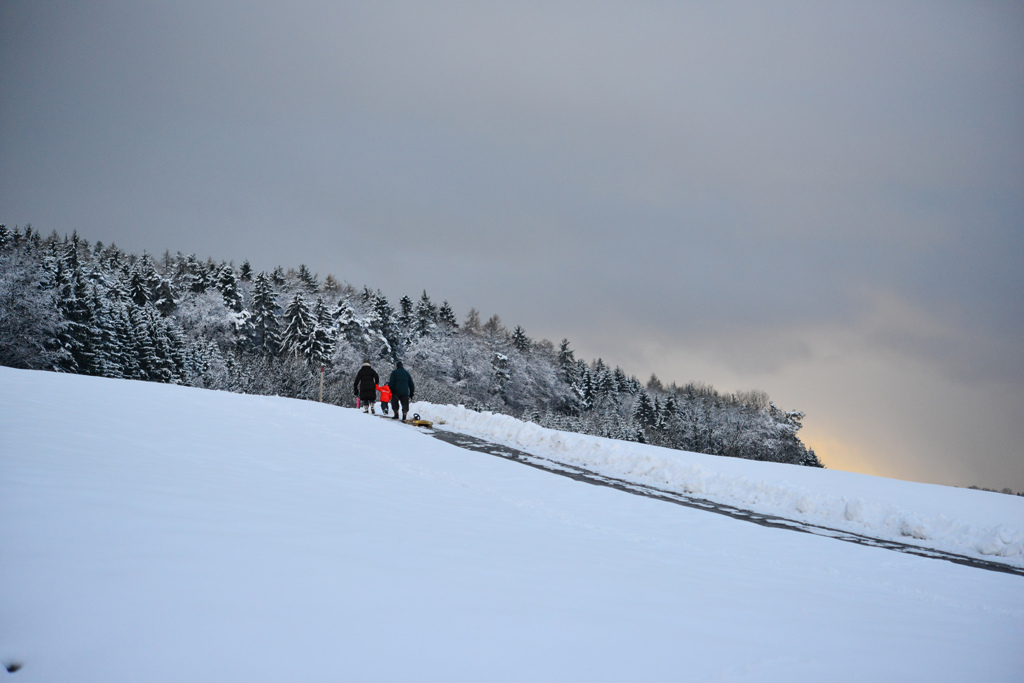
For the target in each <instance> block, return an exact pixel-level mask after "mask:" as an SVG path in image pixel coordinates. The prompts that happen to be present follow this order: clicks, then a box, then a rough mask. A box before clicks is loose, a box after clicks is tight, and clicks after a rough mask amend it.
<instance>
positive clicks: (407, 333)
mask: <svg viewBox="0 0 1024 683" xmlns="http://www.w3.org/2000/svg"><path fill="white" fill-rule="evenodd" d="M414 323H415V317H414V315H413V303H412V299H410V298H409V295H407V294H406V295H404V296H403V297H402V298H401V299H399V300H398V329H399V331H400V332H401V335H402V340H403V341H406V342H408V340H409V339H410V338H411V337H412V334H413V329H414Z"/></svg>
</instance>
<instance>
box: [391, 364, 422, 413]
mask: <svg viewBox="0 0 1024 683" xmlns="http://www.w3.org/2000/svg"><path fill="white" fill-rule="evenodd" d="M388 386H390V387H391V407H392V408H393V409H394V411H395V415H394V417H392V418H391V419H393V420H397V419H398V405H399V404H401V405H402V419H403V420H405V416H406V415H408V414H409V401H411V400H412V397H413V396H415V395H416V384H415V383H414V382H413V381H412V375H410V374H409V371H408V370H406V369H405V368H404V367H403V366H402V361H398V362H397V363H395V369H394V371H392V373H391V377H390V378H389V379H388Z"/></svg>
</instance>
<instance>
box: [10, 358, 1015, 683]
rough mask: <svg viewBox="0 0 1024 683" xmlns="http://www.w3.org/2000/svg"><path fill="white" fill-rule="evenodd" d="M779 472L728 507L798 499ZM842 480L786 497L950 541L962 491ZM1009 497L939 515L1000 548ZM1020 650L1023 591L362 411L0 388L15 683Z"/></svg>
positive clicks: (766, 670) (695, 673)
mask: <svg viewBox="0 0 1024 683" xmlns="http://www.w3.org/2000/svg"><path fill="white" fill-rule="evenodd" d="M420 412H423V411H422V410H421V411H420ZM467 419H477V418H472V417H471V416H467ZM520 429H521V428H520ZM527 429H529V428H527ZM524 434H525V432H524ZM552 438H554V437H552ZM557 438H560V439H563V443H575V442H574V441H573V439H575V435H561V436H560V437H557ZM491 440H495V439H491ZM634 446H635V445H633V444H624V447H634ZM532 448H533V447H531V452H539V451H540V448H538V449H537V451H533V450H532ZM635 454H636V452H634V455H635ZM640 454H641V455H642V456H644V457H648V456H649V457H661V454H659V453H658V452H649V451H646V452H645V451H643V450H642V451H641V452H640ZM681 455H682V457H683V458H684V460H685V459H686V458H688V457H689V456H688V455H687V454H681ZM669 456H671V457H676V456H675V455H674V453H669V454H665V457H669ZM544 457H548V456H547V455H544ZM717 460H723V461H727V460H728V459H725V458H720V459H717ZM596 462H597V465H594V466H592V467H585V468H584V469H588V470H590V471H597V469H598V468H599V466H601V462H600V458H598V459H597V461H596ZM624 462H625V461H624ZM640 462H643V460H641V461H640ZM688 462H696V461H688ZM712 464H715V463H714V462H712V463H709V464H708V465H707V466H708V467H710V466H711V465H712ZM758 464H759V463H745V462H736V463H732V462H725V463H723V465H722V467H723V468H729V467H732V468H733V469H732V470H727V469H721V470H716V471H717V472H718V474H719V475H720V476H721V477H723V478H722V479H721V480H719V483H721V482H722V481H729V480H727V479H726V477H727V476H728V477H732V480H731V481H732V484H731V485H730V486H731V489H729V487H726V486H724V485H723V488H726V489H729V490H733V491H738V490H740V489H741V488H742V487H741V485H740V484H739V483H738V482H739V481H741V479H742V481H746V482H752V481H762V482H764V481H768V482H770V481H772V480H771V477H772V476H776V475H773V474H772V472H775V471H776V470H777V471H781V472H787V473H789V472H791V471H792V472H795V475H794V474H786V477H787V478H789V477H792V476H799V475H802V474H803V470H802V469H801V468H784V467H783V468H779V467H776V468H772V467H768V468H767V469H765V468H757V467H755V468H754V469H753V470H750V469H748V468H749V467H750V466H752V465H758ZM636 468H637V471H638V472H639V466H638V465H636ZM710 472H712V470H708V473H710ZM708 473H706V477H707V478H706V481H705V486H706V489H705V493H702V494H700V495H701V496H702V497H709V496H708V492H710V491H711V490H712V488H713V485H714V484H715V481H716V480H715V479H714V477H713V476H711V474H708ZM837 474H843V473H835V472H831V473H830V472H824V473H823V472H820V471H819V472H810V474H809V475H808V476H810V478H807V479H802V480H799V481H792V480H791V481H790V485H791V488H793V487H796V486H800V487H803V488H804V490H805V494H804V495H806V496H807V497H808V501H810V502H815V501H819V502H820V501H824V500H826V499H827V496H829V495H834V491H833V490H832V489H830V487H832V486H839V485H840V484H842V487H843V488H844V490H845V491H846V493H845V494H844V495H847V496H851V495H855V496H856V497H857V499H859V500H861V501H863V503H864V509H865V519H868V520H870V519H871V517H870V514H869V513H870V511H871V509H872V507H871V506H872V505H875V504H881V503H885V502H886V501H890V502H891V501H895V500H902V501H903V503H905V510H911V511H914V512H915V514H919V515H920V518H921V522H922V524H926V523H929V521H930V520H932V519H935V517H934V516H933V514H934V510H932V509H930V508H929V507H928V503H929V501H931V502H932V503H933V504H934V503H935V502H936V501H935V500H933V499H931V498H929V497H928V495H932V494H930V493H929V494H928V495H925V493H928V492H931V491H933V489H938V490H940V492H941V491H942V489H943V487H930V488H928V487H926V488H925V489H924V490H923V491H924V493H921V491H918V493H921V495H919V496H917V497H915V494H914V489H913V488H912V490H911V491H910V494H909V495H908V496H903V497H902V498H901V497H900V496H899V495H897V494H898V493H899V491H902V490H905V489H904V488H903V486H906V483H905V482H892V483H891V485H892V487H895V488H892V487H889V484H890V482H888V481H887V480H879V479H877V478H864V479H862V480H857V481H854V482H853V483H850V482H847V481H845V480H843V481H840V482H838V483H836V480H835V479H834V477H835V475H837ZM811 475H813V476H811ZM821 475H825V476H824V478H822V477H821ZM780 477H781V475H779V476H778V477H776V480H778V479H779V478H780ZM618 478H623V477H618ZM858 481H859V483H857V482H858ZM858 487H859V488H858ZM887 487H889V488H887ZM659 488H666V487H664V486H659ZM897 489H898V490H897ZM954 493H964V492H956V491H954ZM966 493H968V494H971V493H977V492H966ZM890 494H891V495H890ZM935 495H938V494H935ZM989 496H991V497H992V498H994V499H1002V498H1007V497H1006V496H998V495H996V494H987V495H982V496H981V497H979V498H975V497H973V496H969V497H968V499H967V501H966V502H964V501H962V500H960V498H959V497H958V496H954V497H953V498H952V499H951V498H947V497H944V496H940V497H939V499H938V500H939V502H940V503H942V507H943V509H945V510H946V511H948V512H950V513H952V514H953V515H954V516H955V518H956V519H958V520H960V522H961V523H970V524H973V525H977V527H978V528H984V525H983V524H982V522H984V523H985V524H989V525H991V524H992V521H993V520H994V519H998V518H999V514H1001V511H1003V508H1000V507H998V506H997V507H995V508H986V501H987V500H988V497H989ZM958 501H959V502H958ZM745 507H751V506H745ZM906 514H910V513H909V512H908V513H906ZM985 520H988V521H985ZM929 529H931V528H930V527H929ZM979 556H980V557H983V558H984V557H988V556H983V555H979ZM999 559H1000V560H1009V561H1012V560H1013V556H1012V555H1007V556H1002V557H1000V558H999ZM1022 642H1024V580H1022V579H1021V577H1019V576H1012V575H1009V574H1004V573H998V572H988V571H978V570H977V569H973V568H970V567H965V566H961V565H958V564H953V563H949V562H936V561H934V560H930V559H925V558H921V557H916V556H913V555H907V554H903V553H894V552H889V551H887V550H884V549H880V548H873V547H864V546H861V545H856V544H853V543H836V542H834V541H832V540H831V539H827V538H820V537H818V536H814V535H811V534H795V533H791V532H789V531H785V530H780V529H775V528H766V527H762V526H758V525H755V524H744V523H738V522H737V521H736V520H735V519H732V518H729V517H727V516H723V515H715V514H707V513H706V512H704V511H701V510H695V509H691V508H688V507H681V506H678V505H667V504H665V503H664V502H661V501H659V500H653V499H651V498H646V497H643V496H635V495H624V494H623V493H621V492H619V491H616V490H613V489H611V488H608V487H605V486H581V485H579V484H578V483H576V482H574V481H571V480H569V479H566V478H565V477H558V476H552V475H551V474H550V473H547V472H541V471H538V470H537V469H535V468H532V467H523V466H522V465H520V464H517V463H513V462H510V461H508V460H505V459H503V458H496V457H491V456H482V455H480V454H478V453H474V452H471V451H468V450H465V449H463V448H457V447H455V446H452V445H450V444H448V443H444V442H442V441H440V440H438V439H434V438H431V437H429V436H428V435H426V434H423V433H420V432H418V431H417V430H416V429H415V428H413V427H408V426H404V425H399V424H395V423H389V422H388V421H387V420H381V419H376V418H372V417H369V416H366V415H363V414H362V413H360V412H357V411H355V410H351V409H339V408H336V407H333V406H327V405H323V404H317V403H310V402H305V401H295V400H290V399H282V398H276V397H266V396H242V395H236V394H227V393H223V392H216V391H203V390H199V389H191V388H186V387H176V386H168V385H163V384H151V383H144V382H129V381H123V380H111V379H101V378H94V377H82V376H75V375H58V374H54V373H43V372H27V371H17V370H11V369H8V368H0V663H3V664H7V663H10V662H20V663H21V664H23V665H24V666H23V667H22V668H21V669H20V670H19V671H18V672H17V673H14V674H11V676H12V680H17V681H23V682H24V683H34V682H36V681H85V682H91V681H103V682H104V683H109V682H111V681H113V682H115V683H118V682H120V681H125V682H127V681H146V682H147V683H163V682H165V681H166V682H171V681H174V682H175V683H177V682H178V681H182V680H188V681H200V682H205V681H211V682H212V681H256V682H261V681H312V682H319V681H325V682H326V681H339V680H346V681H446V682H447V681H498V682H504V681H510V682H511V681H540V682H546V681H559V682H561V681H577V680H580V681H598V682H601V681H626V680H629V681H633V680H640V681H656V682H660V681H757V682H759V683H760V682H763V681H767V682H769V683H771V682H774V681H778V682H780V683H781V682H786V683H792V682H793V681H797V682H799V681H815V682H817V681H825V680H827V681H840V682H846V681H849V682H855V681H857V682H860V681H922V680H926V681H929V682H934V681H1014V682H1019V681H1020V680H1021V672H1022V671H1024V648H1022V647H1021V643H1022ZM7 676H8V674H7V673H6V672H5V671H4V670H3V668H0V679H4V678H6V677H7Z"/></svg>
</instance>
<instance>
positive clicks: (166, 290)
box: [153, 279, 178, 318]
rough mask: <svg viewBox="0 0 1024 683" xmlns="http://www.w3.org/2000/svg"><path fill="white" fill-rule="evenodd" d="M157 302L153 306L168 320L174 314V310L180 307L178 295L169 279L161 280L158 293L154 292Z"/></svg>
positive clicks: (157, 289)
mask: <svg viewBox="0 0 1024 683" xmlns="http://www.w3.org/2000/svg"><path fill="white" fill-rule="evenodd" d="M154 296H155V300H154V301H153V306H155V307H156V309H157V310H158V311H160V313H161V314H162V315H163V316H164V317H165V318H166V317H167V316H169V315H171V314H172V313H174V309H176V308H177V307H178V293H177V292H175V291H174V287H173V286H172V285H171V281H170V280H167V279H161V280H160V284H159V285H157V288H156V291H155V292H154Z"/></svg>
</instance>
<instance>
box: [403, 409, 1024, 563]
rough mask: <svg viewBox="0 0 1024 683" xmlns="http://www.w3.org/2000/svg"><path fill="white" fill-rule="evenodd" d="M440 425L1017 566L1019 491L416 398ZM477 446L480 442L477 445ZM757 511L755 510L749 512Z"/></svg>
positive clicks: (695, 497) (839, 527)
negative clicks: (576, 426) (619, 433)
mask: <svg viewBox="0 0 1024 683" xmlns="http://www.w3.org/2000/svg"><path fill="white" fill-rule="evenodd" d="M416 411H417V412H419V413H420V414H422V415H423V416H424V417H426V418H427V419H432V420H434V421H435V422H439V423H440V422H443V423H444V426H443V429H446V430H450V431H454V432H458V433H462V434H466V435H469V436H475V437H477V438H481V439H484V440H486V441H490V442H494V443H496V444H500V445H502V446H506V447H510V448H512V449H516V450H517V451H518V452H520V453H528V454H530V455H531V456H533V458H532V459H531V462H533V463H534V464H537V465H541V466H543V467H545V468H546V469H551V470H552V471H559V470H561V471H576V472H577V473H580V474H582V473H586V474H587V475H588V476H589V477H591V478H592V479H593V478H594V477H598V478H604V479H606V480H607V481H609V482H615V483H616V485H617V486H619V487H620V488H621V487H627V488H629V487H631V489H630V490H632V491H634V492H639V491H640V490H641V488H637V487H646V488H644V489H643V490H646V491H649V492H651V493H654V494H658V495H661V496H669V497H670V498H671V499H672V500H673V501H674V502H680V503H682V502H687V503H692V504H693V505H694V506H696V507H700V508H703V509H708V510H712V511H718V512H723V513H728V514H730V515H731V516H734V517H740V518H744V519H747V520H748V521H754V520H755V518H758V519H760V520H761V521H762V522H764V523H767V522H771V523H772V524H773V525H778V526H782V527H786V528H792V529H796V530H800V531H808V532H811V533H817V534H820V535H828V536H831V537H833V538H840V539H842V540H850V541H854V542H858V543H868V544H871V545H876V546H877V547H886V548H890V549H893V550H900V551H903V552H912V553H915V554H920V555H923V556H927V557H938V558H942V559H946V560H950V561H953V562H960V563H963V564H968V565H970V566H975V567H980V568H984V569H992V570H997V571H1006V572H1009V573H1015V574H1019V575H1024V497H1021V496H1008V495H1005V494H1000V493H992V492H989V491H976V490H971V489H960V488H954V487H950V486H937V485H933V484H918V483H914V482H906V481H899V480H895V479H886V478H883V477H874V476H869V475H863V474H855V473H852V472H839V471H833V470H821V469H817V468H809V467H799V466H796V465H784V464H780V463H765V462H753V461H749V460H740V459H736V458H723V457H719V456H713V455H703V454H699V453H688V452H683V451H675V450H671V449H666V448H658V447H655V446H648V445H645V444H638V443H630V442H625V441H616V440H613V439H604V438H601V437H595V436H587V435H583V434H571V433H567V432H559V431H556V430H552V429H545V428H543V427H539V426H537V425H535V424H533V423H529V422H523V421H521V420H516V419H514V418H511V417H508V416H507V415H495V414H493V413H488V412H483V413H477V412H474V411H472V410H467V409H466V408H463V407H461V406H447V405H432V404H427V403H418V404H416ZM482 450H484V451H486V448H483V449H482ZM758 516H759V517H758Z"/></svg>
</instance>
